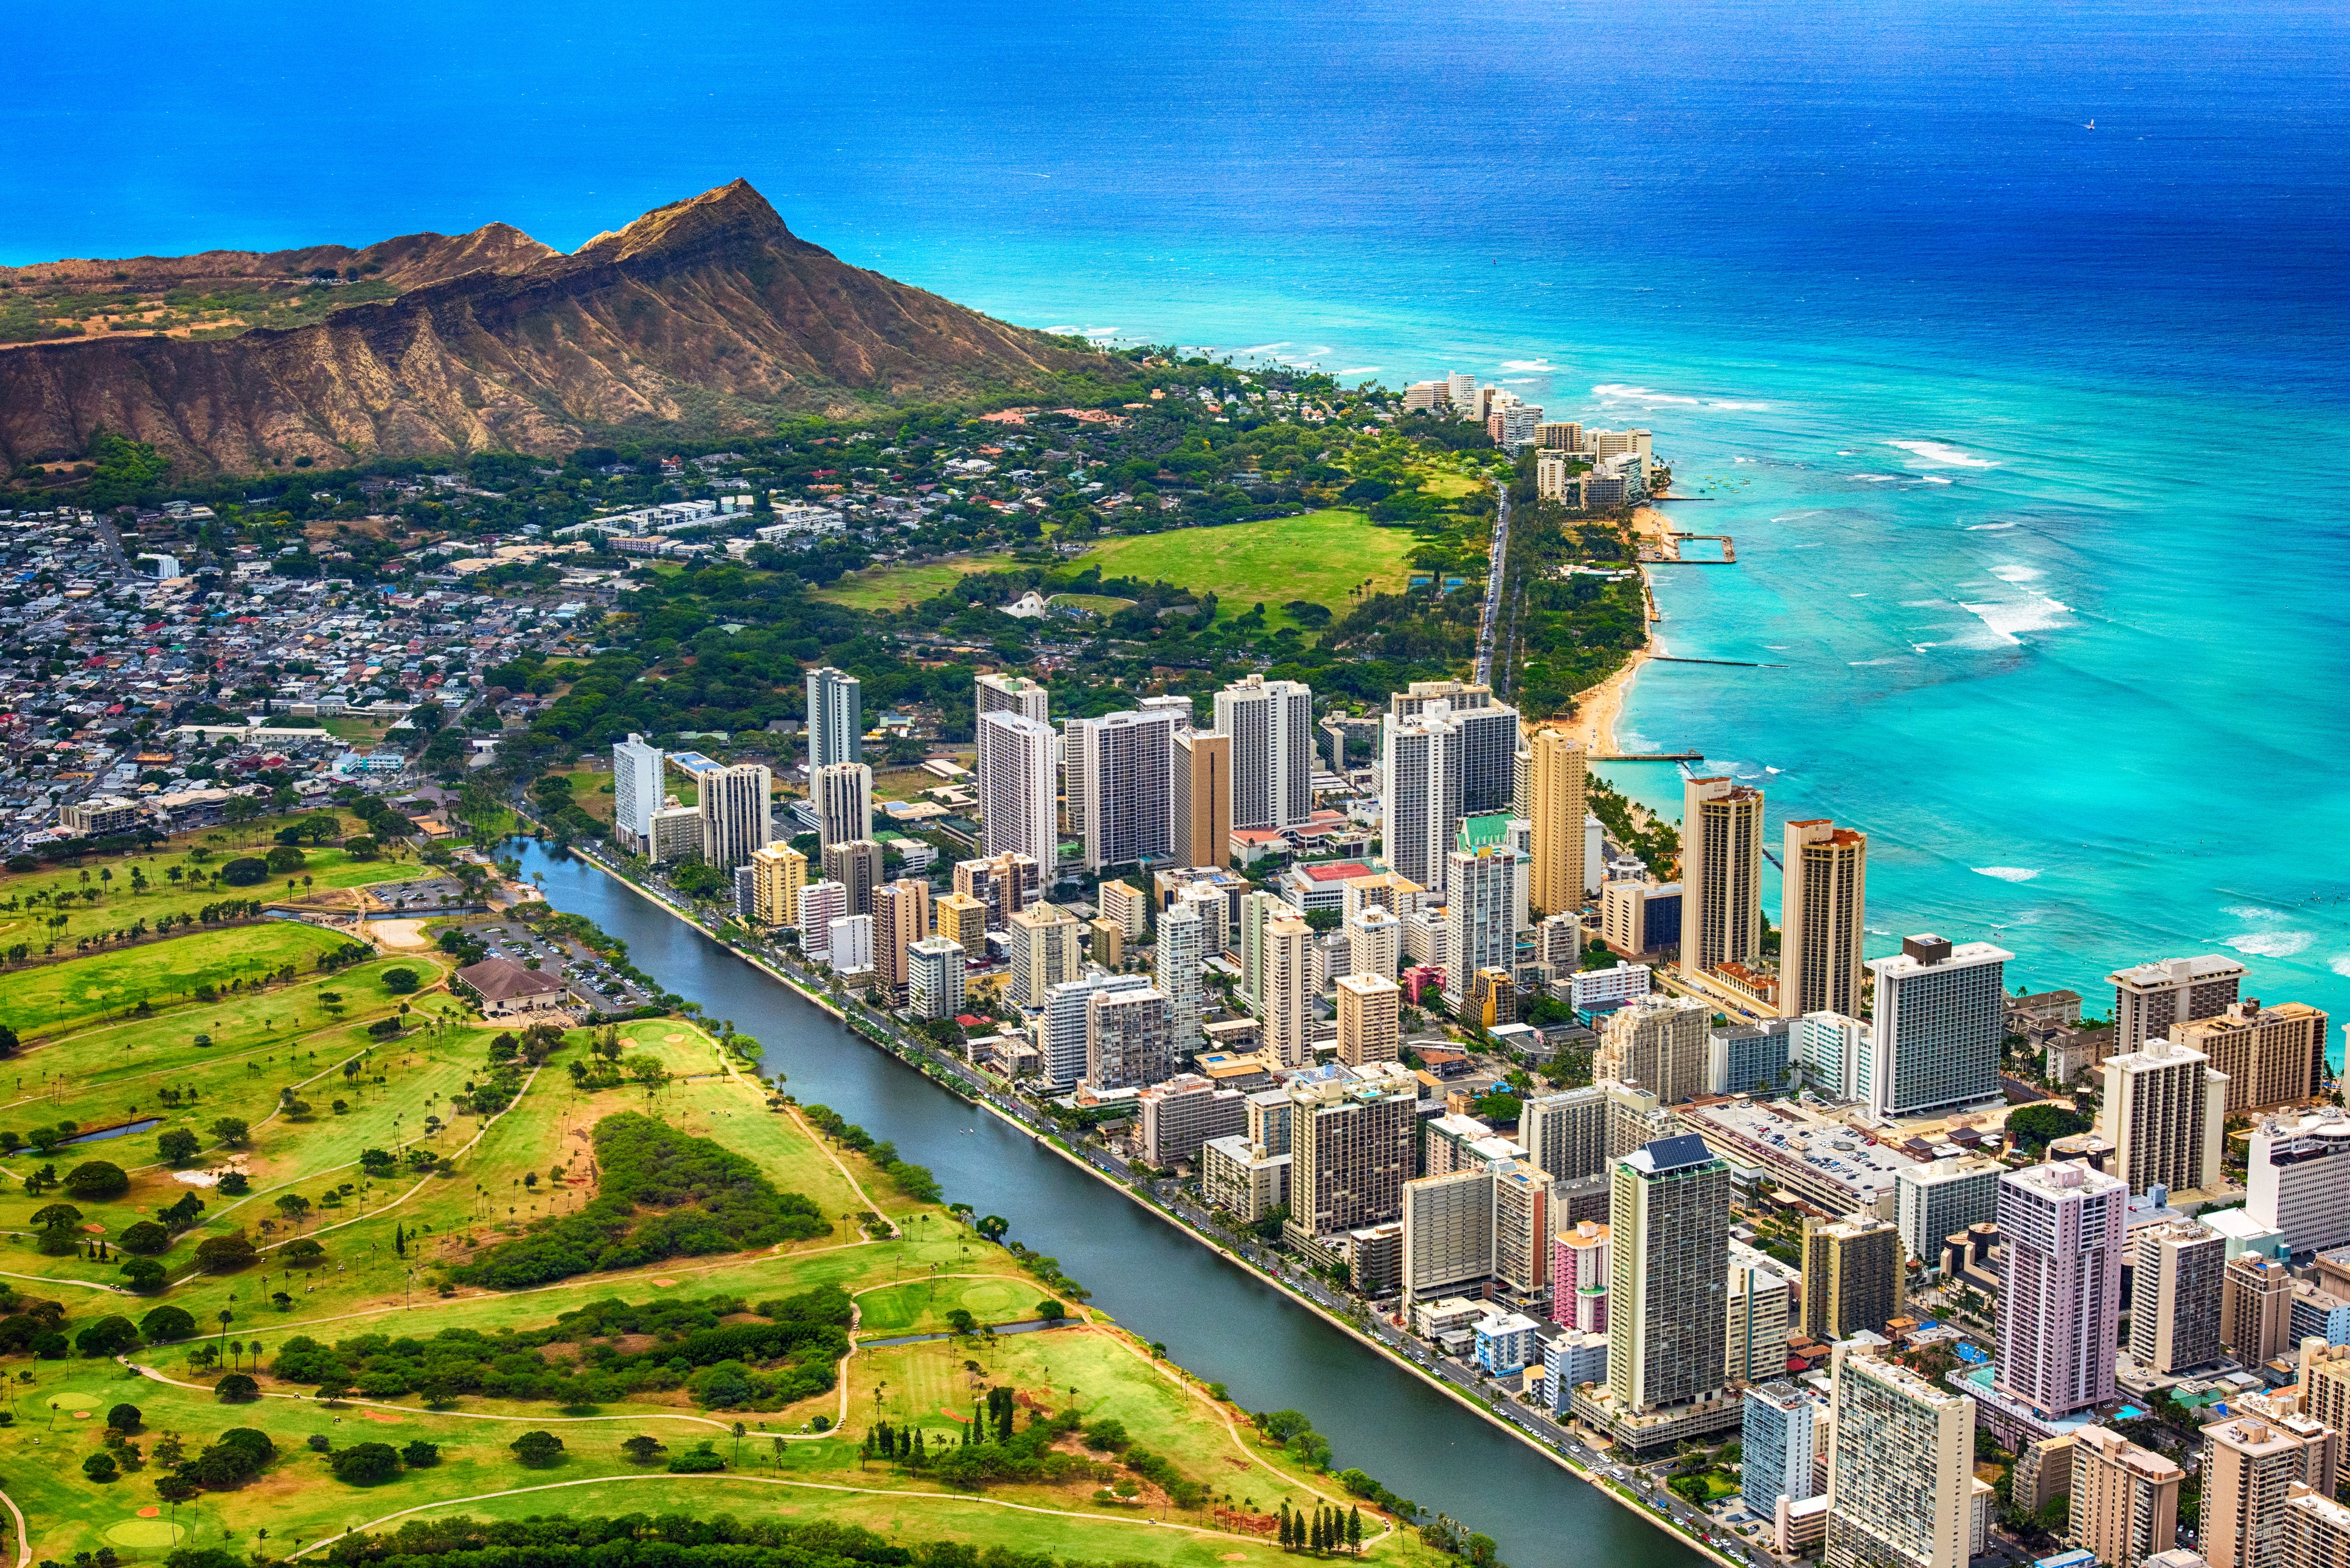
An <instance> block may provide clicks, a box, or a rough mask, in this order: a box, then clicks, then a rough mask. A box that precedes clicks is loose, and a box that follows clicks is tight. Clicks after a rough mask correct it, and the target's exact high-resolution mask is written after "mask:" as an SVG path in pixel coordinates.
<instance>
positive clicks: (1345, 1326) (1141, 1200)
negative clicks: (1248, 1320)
mask: <svg viewBox="0 0 2350 1568" xmlns="http://www.w3.org/2000/svg"><path fill="white" fill-rule="evenodd" d="M1642 657H1643V658H1645V657H1647V655H1646V654H1645V652H1644V653H1643V655H1642ZM1637 668H1638V664H1637V662H1636V663H1635V664H1633V665H1631V666H1627V668H1626V669H1624V670H1618V671H1617V673H1616V675H1614V676H1611V677H1609V681H1611V682H1612V681H1617V680H1624V679H1627V678H1628V677H1629V675H1630V674H1631V672H1632V670H1635V669H1637ZM1603 684H1606V683H1603ZM1595 690H1596V689H1595ZM572 853H574V854H575V855H579V857H580V858H581V859H582V860H583V861H585V862H586V863H587V865H589V866H592V867H595V868H596V869H597V870H598V871H599V872H601V873H603V874H604V875H605V876H607V877H610V878H611V879H612V880H614V881H616V882H618V883H619V884H620V885H621V886H622V887H624V888H628V889H629V891H630V892H633V893H635V894H636V895H637V896H638V897H639V898H643V899H644V900H645V901H646V902H647V903H650V904H651V905H653V906H654V907H656V908H657V909H661V910H663V911H664V912H666V913H667V914H669V915H670V916H671V917H672V918H673V919H678V920H680V921H681V922H682V923H684V924H685V925H687V926H690V927H691V928H692V929H695V930H697V931H699V932H701V933H702V935H703V936H706V937H708V938H709V939H710V940H712V941H713V942H717V943H718V945H719V946H720V947H723V948H724V949H725V950H727V951H728V952H730V953H732V954H733V955H734V956H735V957H737V958H741V959H743V960H746V961H748V962H750V963H751V964H752V965H753V967H754V968H756V969H758V970H759V971H762V972H763V973H764V974H766V975H768V976H769V977H771V978H773V979H775V980H777V981H782V982H783V984H784V985H785V988H786V989H787V990H789V991H790V992H792V993H793V994H794V995H795V996H798V997H800V998H801V999H802V1000H803V1001H806V1002H813V1003H814V1004H815V1005H816V1007H817V1009H818V1010H820V1011H821V1012H827V1013H830V1014H831V1015H832V1016H833V1017H834V1018H835V1019H836V1020H837V1021H839V1022H840V1023H844V1024H846V1025H847V1026H848V1029H849V1033H851V1034H852V1035H854V1036H856V1037H857V1038H858V1040H859V1041H860V1042H861V1043H863V1044H868V1045H872V1046H874V1047H875V1048H876V1049H879V1048H880V1047H879V1045H878V1044H876V1043H875V1042H873V1041H870V1040H868V1039H867V1038H866V1036H865V1033H864V1032H863V1031H862V1030H859V1029H858V1028H857V1027H856V1026H855V1024H854V1023H852V1022H851V1021H850V1020H849V1019H848V1018H847V1015H846V1014H845V1013H844V1012H841V1011H840V1010H839V1009H837V1008H835V1007H833V1006H832V1005H830V1004H829V1003H828V1002H827V1001H825V1000H824V999H823V998H821V997H818V996H816V995H814V994H812V993H810V992H808V991H807V989H806V987H804V986H802V985H800V984H799V983H797V982H796V981H793V980H792V979H791V978H790V977H789V976H788V975H785V974H784V973H782V972H781V971H777V970H775V968H773V967H771V966H770V965H768V964H766V963H764V962H763V961H761V960H759V959H758V958H756V957H755V956H754V955H752V954H749V953H746V952H744V951H743V950H742V949H740V948H737V947H735V946H733V944H732V943H729V942H725V941H722V940H720V939H719V937H718V935H717V933H716V932H714V931H712V929H710V928H708V927H707V926H704V925H703V924H702V922H701V921H700V920H699V919H695V918H694V917H693V916H692V915H691V913H690V912H688V911H686V910H682V909H678V908H677V907H676V906H675V905H673V904H671V903H670V902H669V901H668V900H667V899H665V898H661V897H660V896H659V895H658V894H655V893H653V892H652V891H651V890H650V889H649V888H643V887H640V886H639V885H638V884H637V882H636V881H635V880H634V879H633V878H631V877H627V876H624V875H622V874H621V873H620V872H619V871H617V870H615V869H613V868H612V867H610V866H608V865H607V864H606V863H605V862H604V861H602V860H601V859H599V858H597V857H591V856H588V855H586V854H583V853H581V852H580V851H579V850H577V849H576V848H575V849H574V850H573V851H572ZM541 897H542V898H543V897H544V894H542V895H541ZM887 1054H890V1055H893V1056H894V1055H896V1054H897V1053H895V1052H889V1053H887ZM900 1060H903V1058H900ZM908 1065H909V1066H912V1065H913V1064H911V1063H908ZM916 1070H917V1071H920V1069H919V1068H917V1069H916ZM923 1076H924V1077H926V1078H929V1077H931V1075H929V1074H928V1073H924V1074H923ZM931 1082H933V1083H937V1082H938V1080H937V1079H935V1078H931ZM941 1087H945V1085H941ZM958 1097H959V1098H966V1099H967V1103H970V1104H972V1105H975V1106H979V1107H980V1108H981V1109H983V1110H985V1111H986V1112H988V1113H989V1114H990V1115H992V1116H995V1117H996V1118H998V1119H999V1120H1001V1121H1003V1123H1004V1124H1005V1125H1006V1126H1008V1127H1012V1128H1014V1130H1016V1131H1019V1132H1022V1133H1024V1134H1026V1135H1027V1136H1028V1137H1030V1139H1031V1140H1032V1141H1034V1142H1035V1143H1037V1144H1039V1145H1041V1146H1042V1147H1045V1148H1047V1149H1050V1150H1051V1151H1052V1152H1053V1153H1054V1154H1055V1155H1057V1156H1059V1157H1060V1158H1062V1159H1063V1160H1064V1161H1066V1163H1068V1164H1069V1165H1071V1166H1073V1167H1075V1168H1077V1169H1079V1170H1082V1171H1084V1172H1085V1173H1086V1174H1087V1175H1088V1176H1090V1177H1092V1178H1093V1179H1095V1180H1097V1181H1099V1182H1101V1183H1102V1184H1103V1185H1104V1186H1106V1187H1108V1188H1109V1189H1111V1190H1113V1191H1115V1192H1118V1193H1119V1194H1120V1195H1121V1196H1123V1197H1125V1198H1126V1199H1127V1200H1128V1201H1129V1202H1131V1203H1133V1204H1134V1205H1135V1206H1136V1207H1138V1208H1139V1209H1141V1210H1143V1211H1144V1212H1145V1213H1148V1214H1149V1215H1151V1216H1152V1217H1154V1218H1155V1219H1158V1220H1160V1221H1161V1222H1163V1223H1164V1224H1166V1225H1169V1226H1170V1227H1172V1228H1173V1229H1174V1230H1175V1231H1177V1232H1178V1233H1179V1234H1181V1235H1183V1236H1185V1237H1187V1238H1189V1239H1190V1240H1191V1241H1192V1242H1193V1243H1195V1244H1196V1245H1199V1246H1201V1247H1204V1248H1206V1249H1208V1250H1209V1251H1212V1252H1214V1253H1216V1254H1217V1255H1218V1256H1219V1257H1221V1258H1223V1259H1224V1260H1226V1261H1227V1262H1231V1263H1232V1264H1233V1265H1234V1266H1235V1267H1238V1268H1241V1269H1243V1270H1246V1271H1247V1272H1248V1273H1249V1274H1250V1276H1251V1277H1253V1278H1254V1279H1257V1280H1260V1281H1262V1282H1264V1283H1266V1284H1269V1285H1271V1286H1272V1287H1273V1288H1274V1289H1275V1290H1277V1291H1279V1292H1280V1293H1282V1295H1283V1296H1284V1298H1285V1299H1287V1300H1288V1301H1289V1302H1291V1303H1294V1304H1295V1305H1297V1306H1301V1307H1303V1308H1305V1310H1306V1311H1307V1312H1310V1313H1312V1314H1314V1315H1315V1316H1316V1317H1318V1318H1320V1319H1321V1320H1322V1321H1323V1322H1324V1323H1326V1324H1329V1325H1330V1326H1331V1327H1333V1328H1335V1329H1337V1330H1338V1331H1339V1332H1340V1333H1342V1334H1347V1336H1348V1337H1349V1338H1351V1339H1353V1340H1354V1341H1355V1342H1356V1343H1357V1344H1358V1345H1362V1346H1363V1347H1364V1348H1365V1349H1367V1350H1369V1351H1371V1352H1373V1353H1374V1354H1376V1355H1379V1356H1380V1357H1382V1358H1383V1359H1384V1360H1385V1361H1386V1362H1387V1363H1388V1365H1389V1366H1395V1367H1399V1368H1400V1369H1402V1370H1403V1371H1405V1372H1408V1373H1409V1374H1410V1375H1411V1376H1414V1377H1417V1378H1418V1379H1419V1381H1420V1382H1421V1383H1422V1384H1423V1385H1424V1386H1428V1387H1430V1388H1433V1389H1435V1390H1437V1391H1438V1392H1439V1393H1440V1394H1442V1395H1444V1396H1445V1397H1447V1398H1450V1399H1451V1400H1452V1401H1453V1403H1455V1404H1457V1405H1459V1406H1460V1407H1461V1408H1462V1409H1464V1410H1468V1411H1470V1412H1471V1413H1472V1414H1474V1415H1476V1416H1478V1417H1482V1419H1483V1420H1484V1421H1486V1422H1487V1423H1488V1424H1490V1425H1491V1426H1492V1427H1493V1428H1495V1429H1496V1430H1499V1431H1502V1432H1504V1433H1507V1434H1508V1435H1509V1436H1510V1437H1511V1438H1514V1439H1515V1440H1516V1441H1518V1442H1519V1443H1521V1444H1523V1446H1524V1447H1526V1448H1527V1449H1531V1450H1533V1451H1534V1453H1536V1454H1539V1455H1540V1456H1542V1457H1543V1458H1544V1459H1548V1460H1549V1461H1550V1462H1551V1463H1552V1464H1554V1465H1556V1466H1557V1467H1558V1468H1559V1469H1563V1470H1565V1472H1566V1473H1567V1474H1568V1475H1570V1476H1573V1477H1574V1478H1575V1479H1576V1480H1581V1481H1583V1482H1585V1483H1586V1484H1587V1485H1588V1486H1590V1487H1591V1489H1592V1490H1594V1491H1596V1492H1598V1493H1599V1494H1600V1495H1601V1496H1603V1497H1606V1498H1607V1499H1608V1500H1609V1501H1613V1502H1615V1503H1617V1504H1618V1505H1619V1506H1621V1507H1623V1508H1625V1509H1627V1510H1628V1511H1630V1512H1631V1513H1633V1514H1634V1515H1635V1516H1636V1517H1638V1518H1639V1519H1640V1520H1641V1521H1643V1522H1645V1523H1647V1524H1648V1525H1649V1526H1650V1527H1652V1528H1654V1529H1657V1530H1659V1531H1662V1532H1664V1533H1665V1534H1666V1535H1668V1536H1669V1537H1671V1538H1672V1539H1673V1540H1676V1541H1678V1542H1680V1543H1681V1544H1682V1545H1684V1546H1686V1547H1688V1548H1689V1549H1690V1551H1692V1552H1698V1553H1700V1554H1701V1555H1702V1556H1704V1557H1706V1558H1707V1559H1708V1560H1710V1561H1711V1562H1713V1563H1717V1564H1719V1565H1720V1568H1744V1565H1743V1564H1742V1563H1738V1562H1736V1561H1735V1560H1734V1559H1732V1558H1731V1557H1729V1556H1727V1555H1725V1554H1724V1553H1722V1552H1720V1551H1717V1550H1716V1549H1715V1548H1713V1547H1711V1546H1710V1545H1708V1544H1707V1543H1706V1542H1702V1541H1700V1540H1698V1539H1697V1538H1696V1537H1694V1536H1691V1535H1689V1534H1687V1533H1685V1532H1682V1531H1681V1530H1679V1528H1677V1527H1676V1526H1675V1525H1674V1523H1673V1522H1672V1521H1670V1520H1669V1519H1666V1518H1664V1517H1662V1516H1660V1515H1659V1514H1658V1513H1657V1512H1656V1511H1655V1510H1654V1509H1652V1508H1650V1507H1648V1505H1647V1504H1645V1503H1643V1502H1641V1501H1639V1500H1638V1499H1637V1498H1635V1497H1631V1496H1627V1494H1625V1493H1624V1492H1622V1491H1620V1490H1617V1488H1616V1487H1615V1486H1614V1485H1612V1484H1610V1483H1609V1482H1608V1480H1607V1478H1606V1476H1605V1474H1604V1472H1602V1471H1600V1470H1597V1469H1590V1468H1587V1467H1586V1466H1584V1465H1581V1464H1578V1463H1577V1462H1576V1461H1575V1459H1574V1458H1573V1456H1571V1455H1569V1454H1566V1453H1564V1452H1561V1451H1559V1450H1557V1449H1553V1448H1551V1447H1550V1446H1549V1445H1547V1444H1545V1443H1542V1442H1539V1441H1536V1440H1535V1439H1534V1438H1533V1437H1532V1436H1531V1435H1530V1434H1528V1433H1526V1432H1525V1431H1523V1430H1522V1429H1520V1428H1518V1427H1516V1426H1515V1425H1514V1424H1513V1423H1512V1422H1511V1421H1509V1420H1508V1419H1506V1418H1505V1417H1503V1416H1502V1415H1500V1414H1498V1413H1497V1412H1495V1411H1494V1410H1492V1409H1489V1408H1487V1407H1485V1406H1483V1405H1482V1404H1480V1403H1478V1402H1477V1401H1476V1400H1474V1399H1472V1398H1471V1397H1469V1396H1468V1395H1466V1394H1464V1393H1462V1392H1461V1390H1460V1389H1458V1388H1455V1387H1453V1386H1451V1384H1449V1383H1447V1382H1446V1381H1445V1380H1444V1379H1442V1378H1440V1377H1437V1376H1432V1375H1431V1374H1430V1373H1429V1372H1428V1371H1427V1369H1426V1368H1424V1367H1421V1366H1418V1365H1417V1364H1415V1363H1414V1362H1413V1361H1412V1360H1411V1359H1410V1358H1409V1357H1408V1356H1405V1355H1399V1354H1397V1353H1396V1352H1395V1351H1394V1350H1392V1349H1390V1348H1389V1347H1388V1346H1387V1345H1384V1344H1382V1343H1380V1342H1379V1341H1378V1339H1377V1338H1375V1337H1373V1336H1372V1335H1369V1334H1365V1333H1364V1332H1363V1331H1362V1330H1361V1329H1359V1328H1357V1327H1356V1326H1355V1325H1354V1324H1351V1323H1349V1322H1347V1320H1346V1319H1345V1318H1342V1317H1340V1316H1338V1315H1337V1314H1336V1313H1333V1312H1331V1311H1330V1310H1329V1309H1328V1308H1326V1307H1325V1306H1323V1305H1322V1303H1319V1302H1316V1301H1315V1300H1313V1299H1312V1298H1311V1297H1308V1296H1305V1295H1302V1294H1300V1293H1298V1292H1297V1291H1295V1290H1294V1289H1292V1288H1291V1286H1290V1285H1289V1283H1288V1282H1286V1281H1285V1280H1283V1279H1282V1278H1280V1277H1279V1276H1278V1275H1274V1274H1270V1273H1267V1272H1265V1271H1264V1270H1263V1269H1260V1268H1258V1267H1257V1266H1256V1265H1255V1264H1254V1263H1252V1262H1249V1261H1248V1260H1247V1259H1246V1258H1244V1257H1242V1256H1241V1255H1240V1254H1239V1253H1237V1252H1235V1251H1232V1249H1231V1248H1229V1247H1227V1246H1225V1245H1224V1244H1223V1243H1222V1242H1221V1241H1217V1240H1216V1239H1215V1238H1214V1237H1211V1236H1208V1235H1204V1234H1202V1233H1201V1232H1200V1231H1197V1230H1195V1229H1194V1228H1193V1227H1192V1226H1191V1225H1190V1224H1189V1223H1187V1222H1186V1221H1185V1220H1183V1219H1182V1218H1181V1217H1180V1216H1179V1215H1176V1214H1173V1213H1171V1212H1170V1211H1169V1210H1167V1209H1165V1208H1164V1207H1163V1206H1161V1205H1159V1204H1158V1203H1155V1202H1153V1201H1151V1200H1150V1199H1149V1198H1148V1197H1147V1196H1145V1195H1144V1194H1142V1193H1140V1192H1138V1191H1137V1190H1136V1189H1134V1188H1133V1187H1132V1186H1131V1185H1129V1184H1128V1183H1126V1182H1123V1181H1119V1180H1118V1179H1115V1178H1113V1177H1112V1176H1110V1175H1108V1174H1107V1172H1105V1171H1102V1170H1100V1169H1098V1168H1096V1167H1095V1166H1094V1165H1093V1164H1092V1163H1091V1162H1089V1161H1087V1160H1086V1159H1084V1158H1080V1157H1079V1156H1078V1155H1077V1154H1076V1151H1075V1150H1073V1149H1071V1148H1069V1147H1066V1145H1065V1144H1063V1143H1062V1141H1061V1139H1060V1138H1059V1137H1057V1136H1053V1137H1047V1136H1045V1135H1041V1134H1039V1133H1037V1132H1036V1130H1035V1128H1033V1127H1028V1126H1026V1125H1025V1124H1024V1123H1023V1122H1021V1121H1020V1119H1019V1118H1018V1117H1016V1116H1012V1115H1011V1114H1010V1113H1008V1112H1006V1111H1005V1110H1003V1107H1001V1106H997V1105H995V1104H994V1103H993V1100H992V1099H991V1098H990V1097H989V1096H986V1095H977V1096H958ZM1087 1310H1089V1311H1090V1310H1094V1309H1091V1308H1088V1309H1087Z"/></svg>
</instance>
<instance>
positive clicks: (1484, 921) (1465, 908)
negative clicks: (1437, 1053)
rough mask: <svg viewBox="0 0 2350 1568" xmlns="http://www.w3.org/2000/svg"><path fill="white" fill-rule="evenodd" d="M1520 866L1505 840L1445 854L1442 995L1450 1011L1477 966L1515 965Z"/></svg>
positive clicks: (1509, 967)
mask: <svg viewBox="0 0 2350 1568" xmlns="http://www.w3.org/2000/svg"><path fill="white" fill-rule="evenodd" d="M1523 870H1524V867H1523V865H1522V864H1521V863H1520V861H1519V858H1518V852H1517V851H1516V850H1514V849H1513V848H1511V847H1510V846H1509V845H1507V844H1506V843H1503V844H1483V845H1480V846H1478V847H1477V848H1475V849H1473V850H1464V849H1455V850H1451V851H1450V852H1449V853H1447V854H1446V856H1445V857H1444V897H1445V903H1444V928H1445V944H1444V951H1445V968H1444V1000H1445V1002H1446V1003H1447V1004H1448V1005H1450V1006H1451V1008H1452V1009H1453V1011H1454V1012H1459V1011H1460V1010H1461V1005H1462V1004H1463V1002H1466V1001H1467V1000H1468V997H1469V993H1470V989H1471V983H1470V982H1471V979H1472V977H1473V976H1474V975H1475V974H1476V972H1477V971H1479V970H1481V969H1494V970H1502V971H1513V970H1514V968H1515V964H1516V952H1517V939H1518V926H1517V904H1518V890H1519V888H1520V887H1521V886H1522V885H1523V884H1522V882H1521V880H1520V878H1521V877H1522V876H1523Z"/></svg>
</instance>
